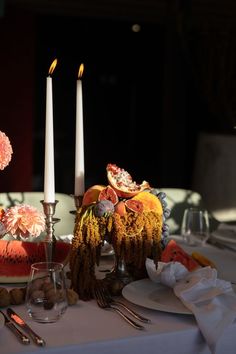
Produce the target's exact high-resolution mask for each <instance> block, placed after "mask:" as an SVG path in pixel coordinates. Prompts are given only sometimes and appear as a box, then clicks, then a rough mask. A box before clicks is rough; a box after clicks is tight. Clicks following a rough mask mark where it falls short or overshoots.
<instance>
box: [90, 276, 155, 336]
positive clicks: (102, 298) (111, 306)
mask: <svg viewBox="0 0 236 354" xmlns="http://www.w3.org/2000/svg"><path fill="white" fill-rule="evenodd" d="M94 297H95V299H96V301H97V304H98V306H99V307H100V308H102V309H106V310H111V311H114V312H116V313H118V314H119V315H120V316H121V317H122V318H123V319H124V320H125V321H126V322H128V323H129V324H130V325H131V326H133V327H134V328H136V329H139V330H143V329H145V327H144V326H142V325H140V324H139V323H137V322H135V321H134V320H133V319H131V318H130V317H129V316H127V315H126V314H125V313H124V312H123V311H122V310H121V309H120V307H122V308H123V309H125V310H126V311H127V312H128V313H129V314H130V315H132V316H133V317H134V318H136V319H137V320H139V321H141V322H144V323H151V321H150V320H149V319H148V318H145V317H143V316H141V315H139V314H138V313H137V312H135V311H134V310H132V309H131V308H130V307H129V306H127V305H126V304H124V303H123V302H121V301H118V300H114V299H113V298H112V296H111V295H110V293H109V291H108V289H107V287H106V286H105V285H104V284H103V282H102V280H97V281H96V283H95V286H94Z"/></svg>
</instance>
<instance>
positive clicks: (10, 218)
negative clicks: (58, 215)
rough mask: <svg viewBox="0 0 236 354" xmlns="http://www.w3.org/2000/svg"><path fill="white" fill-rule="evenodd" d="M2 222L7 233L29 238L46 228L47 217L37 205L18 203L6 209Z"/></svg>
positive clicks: (15, 236)
mask: <svg viewBox="0 0 236 354" xmlns="http://www.w3.org/2000/svg"><path fill="white" fill-rule="evenodd" d="M2 223H3V225H4V227H5V230H6V233H8V234H10V235H12V236H13V237H14V238H17V237H18V236H19V237H21V238H24V239H27V238H28V237H30V236H35V237H37V236H39V235H40V234H41V233H42V232H43V231H44V230H45V217H44V215H43V213H41V212H39V211H38V210H37V209H36V208H35V207H32V206H30V205H27V204H21V205H16V206H14V207H11V208H9V209H7V210H6V211H5V214H4V216H3V217H2Z"/></svg>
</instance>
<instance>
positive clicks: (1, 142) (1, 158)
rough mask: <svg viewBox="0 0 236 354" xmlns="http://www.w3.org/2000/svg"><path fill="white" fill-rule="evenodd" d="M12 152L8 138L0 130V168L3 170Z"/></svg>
mask: <svg viewBox="0 0 236 354" xmlns="http://www.w3.org/2000/svg"><path fill="white" fill-rule="evenodd" d="M12 153H13V151H12V146H11V143H10V140H9V139H8V137H7V136H6V134H5V133H3V132H1V131H0V170H4V168H5V167H6V166H7V165H8V164H9V162H10V161H11V155H12Z"/></svg>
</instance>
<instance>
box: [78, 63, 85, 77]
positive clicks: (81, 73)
mask: <svg viewBox="0 0 236 354" xmlns="http://www.w3.org/2000/svg"><path fill="white" fill-rule="evenodd" d="M83 72H84V64H83V63H82V64H80V67H79V72H78V79H81V77H82V75H83Z"/></svg>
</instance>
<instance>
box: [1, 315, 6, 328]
mask: <svg viewBox="0 0 236 354" xmlns="http://www.w3.org/2000/svg"><path fill="white" fill-rule="evenodd" d="M4 323H5V319H4V317H3V315H2V314H1V313H0V329H1V328H2V327H3V326H4Z"/></svg>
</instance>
